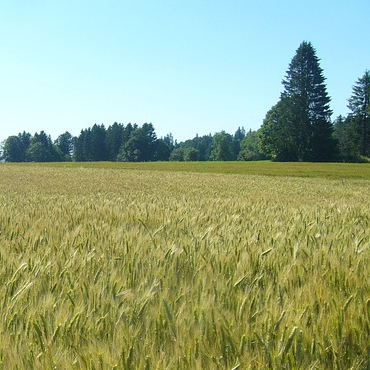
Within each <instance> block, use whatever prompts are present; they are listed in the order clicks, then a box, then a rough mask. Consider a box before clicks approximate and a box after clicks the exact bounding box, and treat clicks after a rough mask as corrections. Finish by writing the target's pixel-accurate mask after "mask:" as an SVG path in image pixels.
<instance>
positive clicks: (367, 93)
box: [348, 71, 370, 156]
mask: <svg viewBox="0 0 370 370" xmlns="http://www.w3.org/2000/svg"><path fill="white" fill-rule="evenodd" d="M348 108H349V109H351V111H352V115H351V116H352V117H351V118H352V121H353V124H354V129H355V132H356V134H357V136H358V137H359V139H360V141H359V143H358V146H359V149H360V150H359V152H360V154H361V155H364V156H369V155H370V72H369V71H365V73H364V75H363V76H362V77H361V78H359V79H358V80H357V82H356V85H355V86H353V91H352V96H351V98H350V99H349V100H348Z"/></svg>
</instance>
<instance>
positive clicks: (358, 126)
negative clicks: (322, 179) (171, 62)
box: [0, 41, 370, 162]
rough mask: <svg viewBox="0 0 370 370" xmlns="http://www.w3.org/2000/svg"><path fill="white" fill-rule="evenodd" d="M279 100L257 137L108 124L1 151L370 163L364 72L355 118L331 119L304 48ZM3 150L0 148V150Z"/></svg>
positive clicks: (134, 158)
mask: <svg viewBox="0 0 370 370" xmlns="http://www.w3.org/2000/svg"><path fill="white" fill-rule="evenodd" d="M282 84H283V87H284V90H283V92H282V93H281V96H280V99H279V101H278V102H277V103H276V104H275V105H274V106H272V108H271V109H270V110H269V111H268V112H267V114H266V116H265V119H264V120H263V123H262V126H261V127H260V129H258V130H257V131H251V130H250V131H249V132H248V133H246V132H245V130H244V128H243V127H239V128H238V129H237V130H236V132H235V133H234V134H233V135H232V134H229V133H227V132H226V131H221V132H217V133H215V134H214V135H213V136H212V135H211V134H209V135H204V136H198V135H196V136H195V137H194V138H193V139H189V140H186V141H184V142H181V143H177V142H176V141H175V140H174V139H173V137H172V134H168V135H166V136H165V137H163V138H157V135H156V133H155V129H154V126H153V125H152V124H151V123H144V124H143V125H142V126H138V125H137V124H131V123H128V124H127V125H123V124H122V123H117V122H115V123H113V124H112V125H111V126H109V127H108V128H106V127H105V126H104V125H103V124H101V125H98V124H94V125H93V126H92V127H90V128H87V129H83V130H81V132H80V134H79V135H78V136H77V137H73V136H72V135H71V134H70V133H69V132H65V133H63V134H61V135H59V136H58V138H57V139H56V140H55V141H54V142H53V141H52V139H51V137H50V136H49V135H47V134H46V133H45V132H44V131H41V132H40V133H35V134H34V135H33V136H32V135H31V134H30V133H27V132H25V131H24V132H23V133H20V134H18V135H13V136H9V137H8V138H7V139H6V140H5V141H4V142H3V143H2V148H1V147H0V159H2V160H5V161H7V162H30V161H34V162H52V161H126V162H146V161H168V160H170V161H234V160H241V161H252V160H262V159H272V160H275V161H370V160H369V158H368V157H370V73H369V71H368V70H366V71H365V73H364V75H363V76H362V77H361V78H359V79H358V80H357V81H356V83H355V85H354V86H353V90H352V95H351V96H350V98H349V99H348V108H349V109H350V110H351V113H350V114H348V116H347V117H344V116H339V117H337V118H336V119H335V120H334V121H333V122H331V120H330V117H331V114H332V111H331V109H330V106H329V103H330V97H329V95H328V93H327V91H326V85H325V77H324V75H323V70H322V68H321V67H320V65H319V58H318V57H317V56H316V50H315V49H314V47H313V46H312V44H311V43H310V42H306V41H304V42H302V43H301V44H300V46H299V48H298V49H297V50H296V54H295V55H294V57H293V58H292V60H291V63H290V64H289V68H288V70H287V72H286V77H285V79H284V80H283V81H282ZM1 149H2V150H1Z"/></svg>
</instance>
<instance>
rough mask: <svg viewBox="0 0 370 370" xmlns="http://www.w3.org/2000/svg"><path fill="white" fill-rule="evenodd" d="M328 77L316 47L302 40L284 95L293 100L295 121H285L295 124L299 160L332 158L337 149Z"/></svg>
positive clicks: (292, 114)
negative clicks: (326, 77)
mask: <svg viewBox="0 0 370 370" xmlns="http://www.w3.org/2000/svg"><path fill="white" fill-rule="evenodd" d="M324 81H325V77H324V76H323V70H322V68H321V67H320V65H319V58H318V57H317V56H316V50H315V49H314V48H313V46H312V44H311V43H310V42H306V41H304V42H302V43H301V45H300V46H299V48H298V49H297V51H296V54H295V56H294V57H293V59H292V61H291V63H290V65H289V69H288V71H287V75H286V79H285V80H283V85H284V92H283V93H282V99H287V100H288V101H289V104H286V106H287V107H288V108H287V109H289V110H290V112H289V114H288V115H287V116H289V117H291V120H292V122H286V123H285V124H286V125H288V126H290V127H293V128H294V129H292V130H290V136H291V138H290V141H292V142H293V143H294V155H295V157H296V160H298V161H303V160H305V161H307V160H312V161H323V160H328V159H329V158H330V156H331V154H332V153H333V151H334V141H333V139H332V132H333V127H332V124H331V122H330V116H331V114H332V111H331V110H330V107H329V103H330V97H329V96H328V94H327V91H326V86H325V83H324Z"/></svg>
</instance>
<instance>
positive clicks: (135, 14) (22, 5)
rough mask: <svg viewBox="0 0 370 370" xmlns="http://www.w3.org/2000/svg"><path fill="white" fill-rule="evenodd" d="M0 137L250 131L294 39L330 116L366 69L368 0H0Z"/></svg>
mask: <svg viewBox="0 0 370 370" xmlns="http://www.w3.org/2000/svg"><path fill="white" fill-rule="evenodd" d="M0 9H1V11H0V48H1V49H0V50H1V53H0V141H2V140H5V139H6V138H7V137H8V136H10V135H16V134H18V133H19V132H22V131H27V132H30V133H31V134H34V133H35V132H40V131H41V130H44V131H45V132H46V133H47V134H50V135H51V136H52V138H53V139H56V138H57V136H58V135H59V134H61V133H63V132H65V131H69V132H70V133H71V134H73V135H78V134H79V132H80V131H81V129H85V128H88V127H92V126H93V125H94V124H95V123H97V124H104V125H105V126H106V127H108V126H109V125H111V124H113V123H114V122H120V123H123V124H125V125H126V124H127V123H129V122H131V123H137V124H138V125H142V124H143V123H145V122H148V123H152V124H153V126H154V128H155V130H156V133H157V136H158V137H161V136H164V135H166V134H168V133H172V135H173V137H174V138H175V139H176V140H178V141H183V140H186V139H191V138H193V137H194V136H195V135H196V134H198V135H206V134H209V133H211V134H214V133H215V132H219V131H221V130H225V131H226V132H228V133H234V132H235V131H236V129H237V128H238V127H239V126H243V127H244V128H245V129H246V130H249V129H252V130H257V129H258V128H259V127H260V126H261V125H262V122H263V119H264V117H265V115H266V113H267V111H268V110H269V109H270V108H271V107H272V106H273V105H274V104H276V103H277V101H278V100H279V97H280V93H281V92H282V90H283V87H282V84H281V81H282V79H283V78H284V77H285V74H286V71H287V69H288V66H289V63H290V61H291V59H292V58H293V56H294V54H295V52H296V50H297V48H298V47H299V45H300V43H301V42H302V41H310V42H311V43H312V44H313V46H314V48H315V49H316V51H317V56H318V57H319V58H320V59H321V61H320V66H321V67H322V68H323V70H324V76H325V77H326V84H327V90H328V94H329V95H330V96H331V98H332V101H331V109H332V110H333V116H332V119H334V118H335V117H337V116H338V115H339V114H343V115H346V114H347V113H348V108H347V99H348V98H349V97H350V96H351V94H352V86H353V85H354V84H355V82H356V80H357V79H358V78H359V77H361V76H362V75H363V74H364V72H365V70H366V69H370V48H369V46H368V38H369V22H368V21H367V18H366V14H370V1H369V0H352V1H348V0H347V1H343V0H336V1H334V0H325V1H322V0H320V1H319V0H312V1H297V0H286V1H273V0H266V1H263V0H258V1H257V0H256V1H249V0H243V1H242V0H227V1H226V0H212V1H210V0H203V1H200V0H184V1H173V0H156V1H155V0H127V1H126V0H104V1H103V0H100V1H97V0H73V1H72V0H63V1H56V0H54V1H52V0H48V1H47V0H33V1H29V0H17V1H9V0H0Z"/></svg>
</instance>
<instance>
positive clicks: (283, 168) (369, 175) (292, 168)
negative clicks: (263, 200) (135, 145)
mask: <svg viewBox="0 0 370 370" xmlns="http://www.w3.org/2000/svg"><path fill="white" fill-rule="evenodd" d="M1 165H5V166H12V165H15V166H48V167H56V168H79V167H80V168H96V169H98V168H101V169H118V170H149V171H169V172H196V173H221V174H241V175H264V176H280V177H281V176H288V177H314V178H318V177H322V178H329V179H341V178H354V179H365V180H370V164H369V163H336V162H323V163H320V162H272V161H230V162H227V161H226V162H217V161H215V162H212V161H207V162H199V161H197V162H46V163H42V162H28V163H24V162H21V163H1V164H0V166H1Z"/></svg>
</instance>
